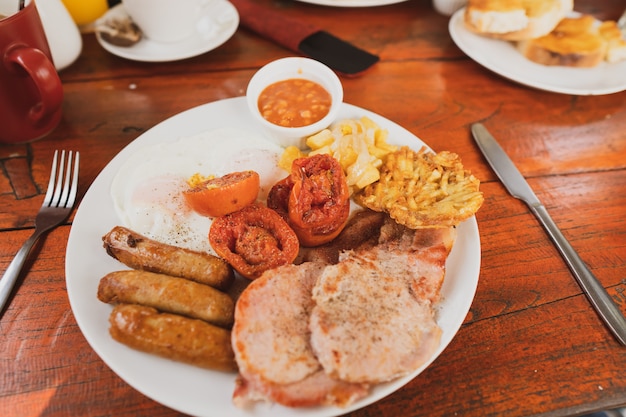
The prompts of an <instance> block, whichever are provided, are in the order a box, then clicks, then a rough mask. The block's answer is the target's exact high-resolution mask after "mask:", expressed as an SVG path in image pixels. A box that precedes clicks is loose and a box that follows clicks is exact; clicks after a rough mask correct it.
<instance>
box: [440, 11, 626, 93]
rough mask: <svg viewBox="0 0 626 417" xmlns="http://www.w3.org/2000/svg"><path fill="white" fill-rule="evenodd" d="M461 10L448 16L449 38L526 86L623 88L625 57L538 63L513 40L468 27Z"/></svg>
mask: <svg viewBox="0 0 626 417" xmlns="http://www.w3.org/2000/svg"><path fill="white" fill-rule="evenodd" d="M464 13H465V8H463V9H461V10H459V11H457V12H456V13H454V15H453V16H452V18H451V19H450V23H449V26H448V27H449V30H450V35H451V36H452V40H453V41H454V43H456V45H457V46H458V47H459V49H461V50H462V51H463V52H464V53H465V54H467V55H468V56H469V57H470V58H472V59H473V60H474V61H476V62H477V63H479V64H480V65H482V66H484V67H485V68H487V69H489V70H491V71H493V72H495V73H496V74H499V75H501V76H503V77H505V78H508V79H510V80H512V81H515V82H518V83H520V84H523V85H527V86H529V87H534V88H537V89H540V90H546V91H551V92H554V93H562V94H574V95H580V96H585V95H602V94H612V93H617V92H620V91H623V90H625V89H626V61H622V62H617V63H613V64H609V63H607V62H602V63H600V64H599V65H597V66H596V67H593V68H569V67H562V66H547V65H541V64H537V63H535V62H532V61H530V60H529V59H526V58H525V57H524V55H522V54H521V53H520V52H519V51H518V50H517V49H516V48H515V45H514V44H513V43H512V42H508V41H503V40H498V39H490V38H488V37H486V36H481V35H478V34H476V33H473V32H471V31H470V30H468V29H467V28H466V27H465V23H464V21H463V14H464ZM575 14H576V13H574V14H572V15H575Z"/></svg>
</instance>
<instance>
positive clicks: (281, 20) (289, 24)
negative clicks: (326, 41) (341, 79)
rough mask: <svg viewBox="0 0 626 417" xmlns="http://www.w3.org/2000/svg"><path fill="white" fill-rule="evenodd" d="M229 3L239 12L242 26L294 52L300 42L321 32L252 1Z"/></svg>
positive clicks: (316, 28)
mask: <svg viewBox="0 0 626 417" xmlns="http://www.w3.org/2000/svg"><path fill="white" fill-rule="evenodd" d="M230 2H231V3H232V4H233V5H234V6H235V8H236V9H237V11H238V12H239V19H240V22H241V24H242V25H243V26H245V27H247V28H248V29H250V30H252V31H254V32H256V33H258V34H259V35H261V36H263V37H265V38H268V39H271V40H273V41H275V42H277V43H279V44H280V45H283V46H285V47H287V48H289V49H291V50H292V51H295V52H299V49H298V46H299V45H300V42H302V40H304V39H306V38H307V37H309V36H310V35H312V34H314V33H316V32H319V31H320V30H321V29H320V28H319V27H317V26H314V25H311V24H307V23H305V22H303V21H301V20H299V19H295V18H293V17H288V16H285V15H283V14H281V12H280V11H279V10H273V9H268V8H267V7H264V6H261V5H259V4H258V3H255V2H254V1H252V0H230Z"/></svg>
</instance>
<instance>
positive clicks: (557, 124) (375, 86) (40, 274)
mask: <svg viewBox="0 0 626 417" xmlns="http://www.w3.org/2000/svg"><path fill="white" fill-rule="evenodd" d="M259 3H261V4H263V5H265V7H268V8H273V9H277V10H278V11H279V12H281V13H284V14H285V15H288V16H290V17H296V18H301V19H305V20H308V21H309V22H311V23H313V24H316V25H318V26H321V27H323V28H325V29H326V30H328V31H330V32H331V33H333V34H335V35H336V36H338V37H340V38H342V39H344V40H346V41H349V42H351V43H353V44H355V45H357V46H359V47H361V48H363V49H366V50H368V51H370V52H372V53H375V54H378V55H379V56H380V58H381V61H380V62H379V63H377V64H376V65H375V66H373V67H372V68H370V69H369V70H368V71H367V72H366V73H364V74H363V75H361V76H358V77H352V78H348V77H342V82H343V85H344V90H345V97H344V101H345V102H347V103H350V104H354V105H357V106H359V107H363V108H366V109H368V110H371V111H374V112H376V113H378V114H380V115H382V116H384V117H386V118H388V119H391V120H393V121H394V122H396V123H398V124H400V125H401V126H403V127H405V128H406V129H408V130H410V131H411V132H412V133H414V134H415V135H416V136H418V137H419V138H421V139H422V140H424V141H425V142H426V143H428V144H429V145H430V146H431V147H432V148H433V149H435V150H437V151H440V150H450V151H453V152H456V153H458V154H459V155H460V156H461V158H462V159H463V162H464V165H465V166H466V168H467V169H469V170H471V171H472V173H473V174H474V175H475V176H477V177H478V178H479V179H480V180H481V182H482V184H481V189H482V191H483V193H484V196H485V203H484V205H483V207H482V208H481V209H480V211H479V212H478V214H477V216H476V217H477V221H478V227H479V230H480V236H481V252H482V259H481V272H480V280H479V284H478V290H477V292H476V295H475V298H474V301H473V304H472V307H471V309H470V311H469V314H468V315H467V317H466V319H465V322H464V324H463V325H462V327H461V329H460V331H459V332H458V334H457V335H456V336H455V338H454V339H453V340H452V342H451V343H450V345H449V346H448V347H447V348H446V349H445V350H444V352H443V353H442V354H441V356H440V357H439V358H437V360H436V361H435V362H434V363H433V364H432V365H430V366H429V367H428V368H427V369H426V370H425V371H424V372H423V373H422V374H420V375H419V376H418V377H417V378H415V379H414V380H412V381H411V382H410V383H408V384H407V385H406V386H404V387H403V388H402V389H400V390H398V391H397V392H395V393H394V394H392V395H390V396H388V397H386V398H384V399H382V400H381V401H378V402H376V403H375V404H372V405H370V406H368V407H366V408H363V409H361V410H357V411H354V412H352V413H350V414H348V415H349V416H354V417H370V416H389V417H396V416H413V417H416V416H507V417H518V416H577V415H582V414H585V413H590V412H593V411H597V410H603V409H609V408H615V407H619V406H626V377H625V376H624V375H625V372H626V347H624V346H621V345H620V344H619V343H618V342H616V341H615V339H614V338H613V337H612V336H611V334H610V332H609V331H608V330H607V329H606V328H605V327H604V325H603V324H602V322H601V321H600V319H599V318H598V316H597V315H596V314H595V312H594V310H593V309H592V308H591V306H590V304H589V302H588V301H587V299H586V297H585V296H584V295H583V293H582V292H581V290H580V288H579V287H578V285H577V284H576V282H575V280H574V278H573V277H572V275H571V274H570V272H569V270H568V269H567V266H566V265H565V263H564V262H563V260H562V259H561V258H560V256H559V255H558V252H557V251H556V249H555V247H554V246H553V245H552V243H551V241H550V240H549V238H548V236H547V235H546V233H545V232H544V230H543V229H542V227H541V226H540V224H539V223H538V221H537V220H536V219H535V218H534V217H533V216H532V214H531V213H530V211H529V210H528V208H527V207H526V206H525V205H524V204H523V203H522V202H520V201H518V200H516V199H514V198H512V197H511V196H510V195H509V194H508V193H507V192H506V190H505V189H504V187H503V186H502V185H501V184H500V182H499V181H498V180H497V178H496V177H495V175H494V173H493V172H492V171H491V169H490V168H489V165H488V164H487V163H486V161H485V159H484V158H483V157H482V155H481V154H480V151H479V150H478V148H477V147H476V145H475V144H474V142H473V139H472V138H471V135H470V132H469V126H470V125H471V124H472V123H474V122H477V121H480V122H482V123H484V124H485V125H486V127H487V128H488V129H489V130H490V131H491V132H492V134H493V135H494V136H495V137H496V138H497V139H498V141H499V142H500V143H501V145H502V147H503V148H504V149H505V150H506V152H507V153H508V154H509V155H510V156H511V158H512V159H513V160H514V161H515V163H516V164H517V166H518V167H519V169H520V171H521V172H522V173H523V174H524V176H526V177H527V178H528V181H529V183H530V185H531V186H532V187H533V188H534V190H535V191H536V194H537V195H538V196H539V198H540V199H541V200H542V202H543V203H544V204H545V206H546V207H547V209H548V211H549V212H550V214H551V215H552V217H553V219H554V220H555V222H556V223H557V225H558V226H559V227H560V228H561V230H562V231H563V234H564V235H565V236H566V237H567V238H568V239H569V240H570V242H571V244H572V246H573V247H574V248H575V249H576V250H577V251H578V252H579V254H580V255H581V257H582V258H583V259H584V260H585V262H586V263H587V264H588V265H589V267H590V268H591V270H592V271H593V272H594V273H595V274H596V276H597V277H598V279H599V280H600V281H601V282H602V284H603V286H604V287H605V288H606V289H607V291H608V292H609V294H610V295H611V296H612V297H613V299H614V300H615V302H616V303H617V304H618V306H619V307H620V309H621V311H622V312H626V92H620V93H615V94H610V95H604V96H572V95H565V94H556V93H551V92H546V91H540V90H535V89H532V88H528V87H524V86H521V85H519V84H516V83H514V82H512V81H509V80H507V79H505V78H502V77H500V76H499V75H496V74H494V73H492V72H490V71H489V70H487V69H485V68H483V67H481V66H480V65H479V64H477V63H475V62H474V61H472V60H471V59H469V58H468V57H467V56H466V55H464V54H463V53H462V52H461V51H460V50H459V49H458V48H457V47H456V46H455V45H454V43H453V42H452V40H451V38H450V36H449V34H448V30H447V24H448V17H446V16H441V15H439V14H437V13H436V12H435V11H434V10H433V9H432V7H431V4H430V2H429V1H423V0H410V1H406V2H402V3H398V4H393V5H388V6H380V7H370V8H341V7H327V6H317V5H313V4H308V3H303V2H298V1H287V0H259ZM624 7H626V4H624V2H623V0H605V1H601V2H594V1H592V0H584V1H583V0H577V1H576V2H575V9H576V10H578V11H581V12H586V13H591V14H593V15H594V16H596V17H597V18H599V19H616V18H617V17H618V16H619V15H620V14H621V12H622V11H623V8H624ZM83 42H84V45H83V51H82V54H81V56H80V57H79V59H78V60H77V61H76V62H75V63H74V64H72V65H71V66H70V67H69V68H67V69H65V70H63V71H61V73H60V76H61V79H62V81H63V88H64V94H65V98H64V104H63V119H62V121H61V123H60V125H59V126H58V127H57V128H56V129H55V130H54V131H53V132H52V133H51V134H50V135H48V136H47V137H46V138H44V139H42V140H39V141H36V142H32V143H28V144H21V145H0V167H1V171H0V205H1V207H2V210H0V233H1V237H0V271H4V270H5V269H6V267H7V266H8V264H9V263H10V261H11V259H12V258H13V256H14V254H15V253H16V252H17V250H18V249H19V247H20V246H21V245H22V243H23V242H24V241H25V240H26V239H27V238H28V236H29V235H30V234H31V233H32V231H33V228H34V219H35V215H36V213H37V210H38V208H39V206H40V205H41V202H42V199H43V194H44V193H45V188H46V186H47V181H48V176H49V170H50V161H51V159H52V154H53V152H54V150H55V149H74V150H77V151H80V153H81V164H82V165H81V178H80V186H79V198H81V197H82V196H83V195H84V194H85V192H86V191H87V189H88V188H89V186H90V185H91V183H92V182H93V181H94V179H95V178H96V177H97V176H98V174H99V173H100V171H101V170H102V169H103V168H104V167H105V166H106V165H107V163H108V162H109V161H110V160H111V159H112V158H113V157H114V156H115V155H116V154H117V153H118V152H120V151H121V150H122V149H123V148H124V147H125V146H126V145H127V144H129V143H130V142H131V141H133V140H134V139H135V138H137V137H138V136H139V135H141V134H142V133H143V132H145V131H146V130H148V129H150V128H151V127H153V126H154V125H156V124H158V123H159V122H161V121H163V120H165V119H167V118H169V117H171V116H173V115H176V114H178V113H180V112H183V111H185V110H188V109H190V108H192V107H195V106H198V105H201V104H204V103H208V102H212V101H216V100H220V99H225V98H230V97H237V96H242V95H244V94H245V90H246V86H247V82H248V80H249V79H250V77H251V76H252V74H253V73H254V72H255V71H256V70H257V69H258V68H259V67H261V66H262V65H264V64H265V63H267V62H269V61H271V60H274V59H277V58H281V57H284V56H290V55H293V53H292V52H291V51H288V50H286V49H284V48H282V47H281V46H279V45H276V44H273V43H271V42H270V41H267V40H265V39H262V38H260V37H258V36H256V35H255V34H254V33H252V32H249V31H248V30H246V29H245V28H241V27H240V28H239V29H238V30H237V32H236V33H235V35H234V36H233V37H232V38H231V39H230V40H228V41H227V42H226V43H225V44H224V45H222V46H220V47H218V48H216V49H215V50H212V51H210V52H207V53H205V54H202V55H200V56H197V57H194V58H190V59H186V60H182V61H177V62H166V63H142V62H134V61H130V60H126V59H123V58H119V57H116V56H114V55H111V54H109V53H108V52H106V51H105V50H104V49H103V48H101V47H100V45H99V44H98V43H97V41H96V39H95V37H94V35H93V34H92V33H85V34H83ZM624 77H626V74H624ZM72 220H73V217H70V218H69V219H68V221H67V222H66V224H65V225H63V226H61V227H58V228H56V229H54V230H53V231H52V232H50V233H49V234H48V235H47V236H46V238H45V239H43V240H41V241H40V242H39V244H38V245H37V246H36V247H35V249H34V252H33V256H31V258H30V260H29V261H28V262H27V264H26V267H25V271H24V272H23V274H22V275H21V276H20V279H19V284H20V285H19V287H18V288H17V289H16V290H15V291H14V292H13V295H12V297H11V298H10V304H9V305H8V306H7V308H6V310H5V311H4V313H3V315H2V317H1V318H0V332H1V334H2V348H1V349H0V415H2V416H46V417H48V416H68V415H72V416H116V417H120V416H129V417H130V416H153V417H169V416H177V415H180V414H179V413H178V412H176V411H174V410H171V409H169V408H167V407H165V406H163V405H161V404H159V403H157V402H155V401H153V400H151V399H148V398H147V397H145V396H144V395H142V394H141V393H139V392H137V391H135V390H134V389H133V388H131V387H130V386H129V385H127V384H126V383H125V382H124V381H123V380H122V379H120V378H119V377H118V376H117V375H116V374H115V373H113V372H112V371H111V370H110V369H109V368H108V367H107V366H106V365H105V364H104V362H102V360H101V359H100V358H99V357H98V355H97V354H96V353H95V352H94V351H93V350H92V348H91V347H90V346H89V345H88V344H87V342H86V340H85V339H84V337H83V335H82V334H81V332H80V330H79V328H78V326H77V324H76V321H75V319H74V316H73V313H72V310H71V307H70V305H69V301H68V297H67V292H66V284H65V250H66V245H67V239H68V236H69V232H70V228H71V224H72ZM95 221H96V220H95ZM94 302H98V301H97V300H96V298H95V295H94Z"/></svg>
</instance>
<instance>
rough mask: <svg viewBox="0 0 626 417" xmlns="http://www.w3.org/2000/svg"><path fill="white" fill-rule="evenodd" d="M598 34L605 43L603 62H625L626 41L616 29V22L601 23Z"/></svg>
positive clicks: (617, 28)
mask: <svg viewBox="0 0 626 417" xmlns="http://www.w3.org/2000/svg"><path fill="white" fill-rule="evenodd" d="M598 32H599V33H600V36H602V38H603V39H604V40H605V41H606V43H607V50H606V55H605V57H604V60H605V61H607V62H609V63H613V62H619V61H623V60H626V39H624V35H623V34H622V32H621V31H620V30H619V27H617V22H615V21H613V20H607V21H605V22H602V23H601V24H600V27H599V28H598Z"/></svg>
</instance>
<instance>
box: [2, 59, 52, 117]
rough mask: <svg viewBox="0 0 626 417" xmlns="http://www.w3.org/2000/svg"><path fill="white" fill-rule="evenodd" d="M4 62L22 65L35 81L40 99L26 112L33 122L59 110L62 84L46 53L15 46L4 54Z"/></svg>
mask: <svg viewBox="0 0 626 417" xmlns="http://www.w3.org/2000/svg"><path fill="white" fill-rule="evenodd" d="M5 62H7V63H9V64H17V65H19V66H20V67H22V68H23V69H24V70H25V71H26V72H27V73H28V75H29V76H30V78H31V79H32V80H33V82H34V83H35V87H36V88H37V91H38V92H39V97H40V98H41V101H40V102H38V103H36V104H35V105H33V106H32V107H31V109H30V111H29V113H28V117H29V118H30V119H31V120H32V121H33V122H35V123H36V122H38V121H40V120H42V119H43V118H45V117H47V116H49V115H51V114H54V113H55V112H56V111H58V110H59V108H60V107H61V104H62V103H63V86H62V85H61V79H60V78H59V74H58V73H57V71H56V69H55V67H54V64H53V63H52V61H50V59H48V57H47V56H46V54H44V53H43V52H42V51H40V50H39V49H35V48H29V47H22V48H15V49H13V50H12V51H10V52H9V53H8V54H7V55H6V58H5Z"/></svg>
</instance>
